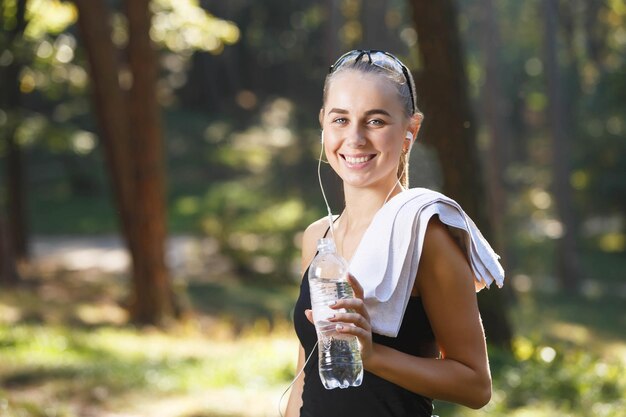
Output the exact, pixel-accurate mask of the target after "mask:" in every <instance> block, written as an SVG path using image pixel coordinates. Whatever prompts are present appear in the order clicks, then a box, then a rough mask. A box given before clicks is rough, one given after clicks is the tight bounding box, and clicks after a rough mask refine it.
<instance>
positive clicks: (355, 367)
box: [309, 239, 363, 389]
mask: <svg viewBox="0 0 626 417" xmlns="http://www.w3.org/2000/svg"><path fill="white" fill-rule="evenodd" d="M317 250H318V253H317V255H316V256H315V258H313V261H312V262H311V266H310V268H309V287H310V290H311V307H312V309H313V322H314V323H315V330H316V331H317V340H318V350H319V373H320V378H321V380H322V383H323V384H324V387H325V388H326V389H333V388H337V387H339V388H347V387H350V386H353V387H358V386H359V385H361V381H363V363H362V362H361V350H360V347H359V341H358V339H357V338H356V336H352V335H346V334H341V333H339V332H337V331H336V328H335V326H336V323H333V322H330V321H328V318H329V317H331V316H332V315H333V314H335V313H336V312H345V310H343V311H341V310H333V309H331V308H330V307H329V305H331V304H332V303H333V302H334V301H335V300H338V299H342V298H353V297H354V292H353V291H352V287H351V286H350V283H349V282H348V277H347V275H348V263H347V262H346V261H345V260H344V259H343V258H342V257H341V256H340V255H339V254H338V253H337V250H336V248H335V243H334V241H333V240H332V239H320V240H319V241H318V244H317Z"/></svg>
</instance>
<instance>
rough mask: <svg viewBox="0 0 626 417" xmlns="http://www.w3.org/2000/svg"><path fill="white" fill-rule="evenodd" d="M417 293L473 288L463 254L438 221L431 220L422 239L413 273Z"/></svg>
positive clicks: (472, 281)
mask: <svg viewBox="0 0 626 417" xmlns="http://www.w3.org/2000/svg"><path fill="white" fill-rule="evenodd" d="M416 284H417V285H418V288H419V292H420V293H422V292H424V291H426V292H428V290H427V288H425V287H429V286H433V285H435V286H442V287H447V286H457V285H461V286H463V287H467V288H470V289H472V291H473V288H474V279H473V273H472V270H471V267H470V264H469V262H468V260H467V258H466V255H465V253H464V252H463V251H462V250H461V248H460V247H459V245H458V244H457V242H456V240H455V239H454V237H453V236H452V234H451V233H450V231H449V230H448V226H446V225H445V224H443V223H442V222H441V220H439V218H438V217H436V216H435V217H432V218H431V219H430V221H429V223H428V228H427V229H426V234H425V236H424V246H423V250H422V255H421V258H420V266H419V269H418V273H417V282H416Z"/></svg>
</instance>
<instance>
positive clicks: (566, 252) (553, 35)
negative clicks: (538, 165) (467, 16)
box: [542, 0, 580, 292]
mask: <svg viewBox="0 0 626 417" xmlns="http://www.w3.org/2000/svg"><path fill="white" fill-rule="evenodd" d="M542 5H543V10H542V11H543V16H544V67H545V76H546V87H547V88H546V91H547V93H548V107H547V119H548V129H549V132H550V136H551V140H552V192H553V194H554V197H555V202H556V210H557V215H558V218H559V220H560V221H561V224H562V226H563V232H562V235H561V237H560V238H559V239H558V240H557V256H556V275H557V278H558V280H559V282H560V284H561V287H562V288H563V289H564V290H566V291H570V292H576V291H577V290H578V287H579V285H580V265H579V262H578V250H577V244H576V234H577V224H576V219H575V214H574V211H573V204H572V202H573V199H572V190H571V185H570V176H571V168H570V164H571V161H570V159H571V156H570V154H571V152H570V150H571V141H572V135H571V131H570V130H569V129H568V120H570V121H571V120H572V118H571V117H568V116H569V114H571V107H570V106H569V105H568V100H566V99H565V91H564V89H563V77H562V73H561V71H560V69H559V62H558V59H557V37H558V31H559V2H558V0H545V1H544V2H542Z"/></svg>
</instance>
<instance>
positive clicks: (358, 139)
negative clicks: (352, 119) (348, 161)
mask: <svg viewBox="0 0 626 417" xmlns="http://www.w3.org/2000/svg"><path fill="white" fill-rule="evenodd" d="M346 142H347V145H348V146H349V147H351V148H359V147H361V146H363V145H365V142H366V140H365V135H364V134H363V132H362V131H361V129H359V128H354V129H352V130H351V131H350V132H349V133H348V137H347V139H346Z"/></svg>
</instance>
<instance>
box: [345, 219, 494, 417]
mask: <svg viewBox="0 0 626 417" xmlns="http://www.w3.org/2000/svg"><path fill="white" fill-rule="evenodd" d="M353 286H354V287H355V293H356V294H357V296H358V297H359V298H360V299H352V300H341V301H340V302H337V303H336V304H335V306H334V308H351V309H354V310H356V314H354V313H352V314H351V313H346V314H340V313H337V314H336V315H335V319H334V321H337V322H344V323H352V324H354V325H355V326H351V325H346V326H343V328H342V330H341V331H342V332H345V333H350V334H354V335H356V336H358V337H359V340H360V342H361V345H362V357H363V364H364V366H365V368H366V369H367V370H368V371H370V372H372V373H374V374H376V375H378V376H380V377H381V378H384V379H386V380H388V381H391V382H393V383H395V384H397V385H400V386H402V387H404V388H406V389H408V390H410V391H412V392H415V393H418V394H421V395H424V396H426V397H430V398H435V399H440V400H445V401H451V402H456V403H459V404H463V405H465V406H468V407H472V408H480V407H482V406H484V405H485V404H487V403H488V402H489V399H490V398H491V375H490V371H489V363H488V359H487V347H486V344H485V336H484V331H483V328H482V323H481V320H480V314H479V311H478V305H477V300H476V293H475V289H474V277H473V274H472V271H471V269H470V266H469V264H468V261H467V259H466V258H465V255H464V254H463V252H462V251H461V249H460V248H459V246H458V245H457V244H456V242H455V241H454V240H453V238H452V236H451V235H450V233H449V232H448V230H447V228H446V226H444V225H443V224H442V223H441V222H440V221H439V220H438V219H433V220H431V222H430V223H429V226H428V229H427V231H426V236H425V238H424V248H423V251H422V256H421V259H420V264H419V268H418V273H417V278H416V286H417V289H418V291H419V294H420V296H421V298H422V301H423V304H424V308H425V310H426V313H427V315H428V318H429V320H430V324H431V327H432V329H433V332H434V335H435V338H436V340H437V343H438V344H439V348H440V350H441V354H442V357H441V359H432V358H419V357H415V356H412V355H408V354H405V353H402V352H400V351H397V350H395V349H392V348H389V347H387V346H383V345H379V344H373V343H372V342H371V328H370V326H369V318H368V316H367V310H366V309H365V306H364V304H363V301H362V294H363V292H362V290H361V288H360V286H359V285H358V283H354V284H353Z"/></svg>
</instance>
